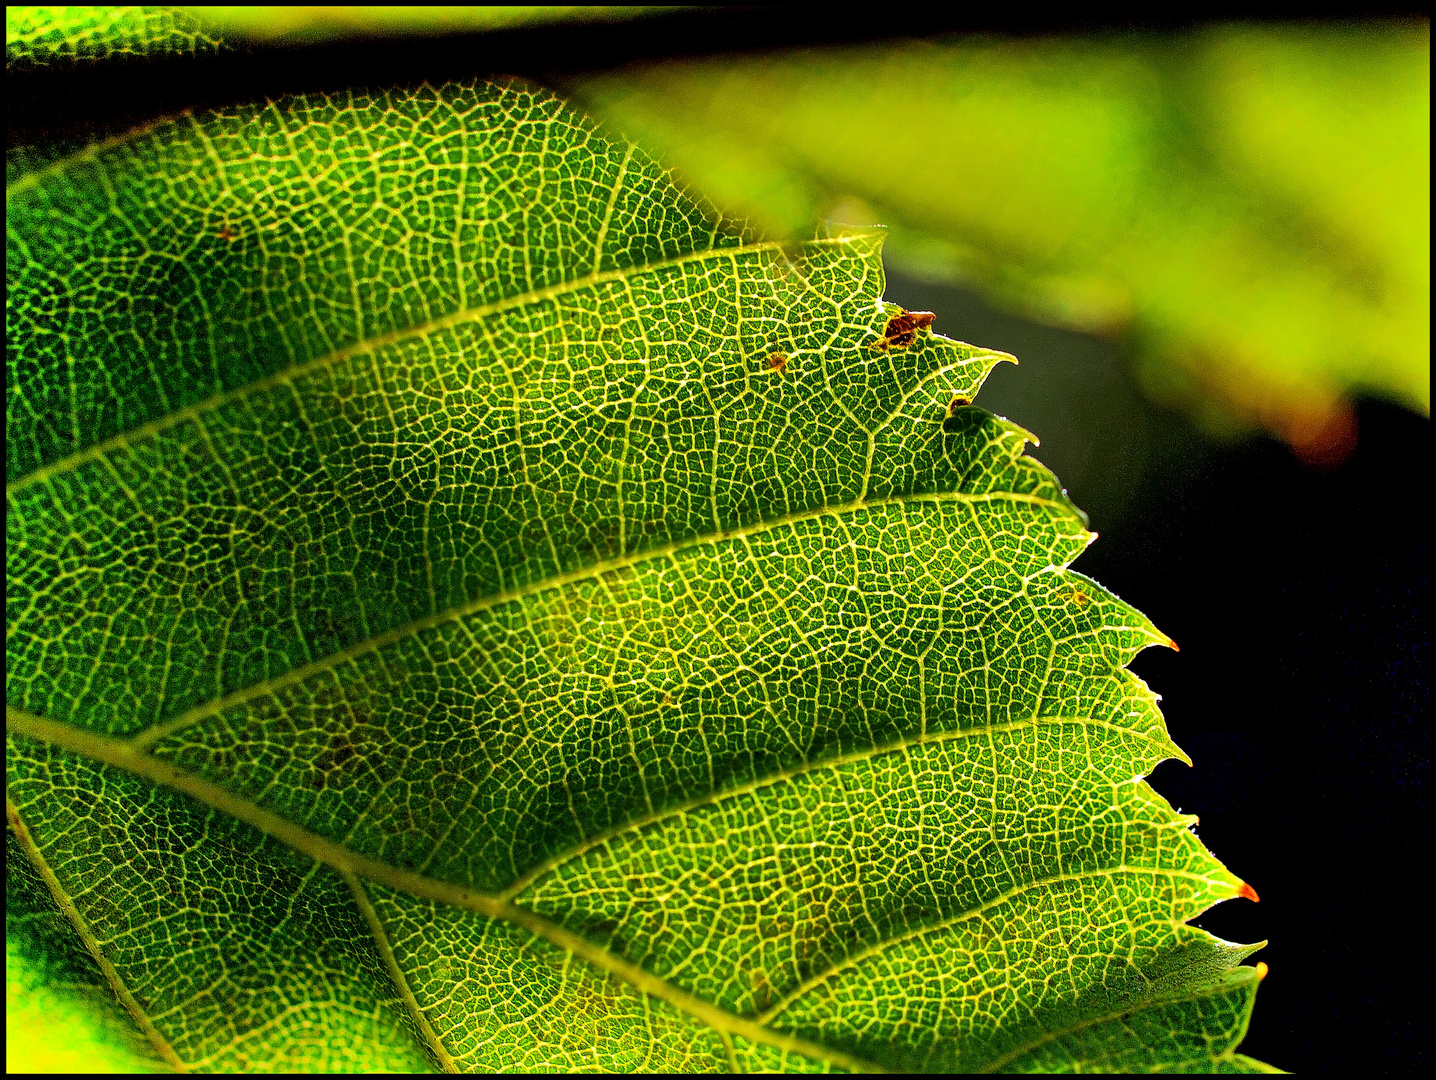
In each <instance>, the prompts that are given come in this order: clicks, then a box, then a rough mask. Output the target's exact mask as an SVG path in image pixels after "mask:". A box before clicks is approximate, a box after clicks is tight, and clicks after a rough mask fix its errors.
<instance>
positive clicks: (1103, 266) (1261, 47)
mask: <svg viewBox="0 0 1436 1080" xmlns="http://www.w3.org/2000/svg"><path fill="white" fill-rule="evenodd" d="M1429 76H1430V33H1429V26H1425V25H1422V26H1394V25H1386V26H1367V27H1345V26H1325V27H1291V28H1251V27H1222V28H1212V29H1207V30H1203V31H1200V32H1195V33H1191V34H1187V35H1182V36H1176V37H1172V36H1162V37H1158V36H1131V35H1106V36H1095V37H1088V38H1046V39H1027V40H1005V41H1004V40H996V39H965V40H958V41H947V42H943V43H930V42H917V41H909V42H900V43H895V44H892V45H883V46H879V47H873V46H863V47H855V48H844V49H827V50H818V51H808V52H796V53H788V54H784V55H780V56H770V57H760V58H743V59H737V60H732V59H723V60H714V61H705V62H702V63H690V64H671V63H670V64H661V65H654V66H652V67H648V68H645V69H643V70H639V71H632V72H626V73H621V74H615V75H611V76H607V77H605V78H602V79H599V80H596V81H593V82H590V83H588V84H586V85H584V86H583V87H582V88H581V91H580V97H581V99H582V100H583V102H584V104H585V105H586V106H587V107H588V108H589V110H590V111H592V112H594V113H596V114H598V115H600V116H603V117H606V118H607V119H608V120H609V121H610V122H612V123H613V124H615V125H616V126H617V127H618V128H620V129H621V130H623V131H624V132H625V133H626V134H628V135H629V136H630V137H632V138H634V139H636V140H637V141H639V142H640V143H642V144H645V145H647V146H648V147H649V148H650V149H652V150H653V151H654V152H655V153H657V154H659V155H660V156H662V157H663V158H664V159H665V160H667V161H668V162H669V163H670V164H672V165H675V166H676V167H677V168H678V169H679V171H680V172H682V173H683V174H685V175H686V176H687V178H688V179H689V180H690V181H691V182H692V183H693V184H695V185H696V186H697V187H698V188H699V189H701V190H702V191H703V192H704V193H705V194H706V195H707V196H709V197H711V198H713V199H715V200H716V201H718V202H719V203H720V204H721V205H723V206H724V207H725V208H727V209H729V210H730V211H734V212H740V213H743V214H746V215H749V216H751V217H753V218H755V219H756V220H757V221H758V222H759V223H760V224H761V225H762V226H763V227H764V228H765V229H767V230H769V231H770V232H776V233H780V234H792V235H800V234H801V233H802V230H803V229H804V228H807V227H808V225H809V223H810V222H811V220H812V219H813V218H815V217H831V218H834V219H837V220H840V221H844V222H848V223H852V224H870V223H872V224H876V223H881V224H885V225H888V226H890V227H891V228H892V230H893V236H892V241H891V242H890V244H889V245H888V253H889V255H890V257H891V258H892V259H893V261H894V264H895V265H896V266H897V267H898V268H899V269H902V270H904V271H906V272H908V273H916V274H920V275H927V276H931V277H935V278H938V279H941V280H946V281H951V282H956V283H960V284H964V285H968V286H974V287H977V288H978V289H979V290H980V291H982V292H983V293H985V294H986V295H987V296H988V297H989V298H990V299H992V300H995V301H996V302H999V303H1001V304H1004V305H1005V306H1007V307H1008V308H1010V309H1017V310H1020V311H1021V312H1023V313H1025V314H1028V315H1034V316H1036V317H1038V318H1040V319H1043V320H1045V321H1050V322H1053V323H1056V324H1060V325H1065V326H1070V327H1075V328H1080V329H1085V330H1089V331H1096V332H1101V333H1108V334H1118V333H1121V334H1129V335H1130V336H1131V340H1132V342H1133V344H1134V346H1135V352H1136V355H1137V358H1138V362H1139V374H1140V375H1141V376H1142V378H1143V382H1144V384H1145V385H1146V386H1147V387H1148V389H1149V390H1151V391H1153V392H1154V393H1155V395H1156V396H1157V397H1158V398H1159V399H1164V400H1167V401H1169V402H1175V403H1179V404H1184V405H1186V406H1187V407H1189V408H1191V409H1193V410H1194V411H1195V412H1197V414H1198V415H1199V416H1203V415H1205V418H1206V419H1207V420H1208V421H1209V422H1210V423H1211V424H1223V423H1226V424H1230V423H1231V422H1232V421H1236V422H1238V423H1239V424H1249V423H1251V422H1253V421H1254V422H1256V423H1259V424H1261V425H1263V426H1265V427H1267V428H1269V429H1272V430H1275V431H1276V432H1278V433H1280V434H1282V435H1283V436H1285V437H1286V438H1287V439H1288V440H1289V441H1290V442H1292V443H1293V444H1294V445H1295V446H1296V447H1297V449H1298V450H1300V451H1303V452H1305V453H1307V454H1309V455H1311V456H1313V457H1317V458H1320V457H1322V456H1323V455H1324V454H1328V453H1330V452H1331V451H1333V450H1336V451H1337V452H1339V451H1340V449H1341V446H1340V444H1341V442H1342V441H1343V440H1344V439H1346V438H1348V436H1349V434H1350V433H1349V432H1348V431H1346V430H1345V427H1346V424H1347V422H1348V417H1349V414H1348V413H1347V411H1346V406H1345V404H1344V399H1345V398H1347V397H1349V396H1351V395H1354V394H1372V395H1375V396H1379V397H1383V398H1387V399H1390V400H1394V401H1398V402H1400V403H1402V404H1404V405H1406V406H1408V407H1410V408H1413V409H1417V410H1419V411H1421V412H1424V413H1429V411H1430V382H1429V366H1430V365H1429V356H1430V338H1431V333H1430V306H1429V299H1428V294H1429V290H1430V235H1429V231H1430V206H1429V198H1430V128H1429V123H1430V90H1429ZM959 332H960V331H959Z"/></svg>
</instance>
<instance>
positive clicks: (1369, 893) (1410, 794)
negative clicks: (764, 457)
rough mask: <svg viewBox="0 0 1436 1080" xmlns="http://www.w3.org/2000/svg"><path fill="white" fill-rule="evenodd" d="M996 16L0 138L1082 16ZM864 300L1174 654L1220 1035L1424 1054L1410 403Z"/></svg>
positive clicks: (918, 291) (423, 72) (552, 43)
mask: <svg viewBox="0 0 1436 1080" xmlns="http://www.w3.org/2000/svg"><path fill="white" fill-rule="evenodd" d="M1349 14H1352V15H1363V14H1370V12H1351V13H1349ZM1388 14H1389V13H1388ZM1398 14H1399V13H1398ZM1014 18H1015V16H1014V17H1010V18H1009V20H1008V21H1006V22H1004V21H1003V16H1002V14H1001V13H997V14H993V13H991V12H989V13H987V14H986V15H985V16H984V17H983V19H982V20H981V21H976V22H974V21H971V20H970V19H969V20H968V21H966V22H964V21H963V18H962V16H961V15H960V14H959V15H955V16H951V17H950V18H949V21H948V22H946V23H943V22H925V23H924V24H923V25H921V26H913V25H894V26H890V27H886V28H882V27H877V28H875V27H873V26H872V25H869V24H870V23H871V22H872V21H873V20H871V19H862V20H855V21H853V22H852V23H850V24H842V23H841V22H839V21H835V19H834V17H833V16H832V15H831V14H830V15H829V16H825V17H823V18H821V19H817V20H816V21H815V17H814V16H813V15H812V14H811V13H800V14H794V13H791V12H775V11H766V10H762V9H745V10H738V11H728V12H721V13H719V12H712V11H698V12H687V13H679V14H676V15H670V16H663V17H658V18H653V19H649V20H640V21H638V22H633V23H616V24H600V25H596V26H572V25H569V26H565V25H562V24H557V25H552V26H539V27H534V28H528V29H518V30H509V31H502V32H498V33H492V34H485V35H457V36H455V37H452V38H446V39H425V38H408V39H402V40H400V41H397V42H395V41H386V42H383V43H373V42H357V43H355V42H350V43H337V44H336V43H330V44H323V45H318V46H311V47H306V48H295V47H282V46H273V47H264V48H259V49H254V50H250V51H243V52H239V53H230V54H226V55H223V56H220V57H214V56H209V57H200V58H165V59H160V60H155V61H143V60H127V61H122V62H119V63H115V64H106V65H103V66H94V65H90V66H85V65H77V66H73V67H69V68H61V69H56V70H50V71H28V72H27V71H7V78H6V99H7V100H6V113H7V146H9V147H11V148H14V147H17V146H24V145H27V144H45V143H49V144H51V145H52V146H53V145H54V144H56V143H57V142H58V143H60V144H65V143H70V142H73V141H74V140H78V139H84V138H90V137H94V136H97V135H98V136H103V135H107V134H112V133H115V132H117V131H122V130H124V129H126V128H128V127H130V126H132V125H134V124H136V123H142V122H145V121H146V120H149V119H152V118H154V117H156V116H160V115H166V114H170V113H174V112H178V111H179V110H180V109H183V108H185V107H195V108H196V109H198V108H202V107H206V106H220V105H226V104H232V103H235V102H240V101H251V100H255V99H256V98H261V97H263V96H266V95H271V96H274V95H278V94H282V93H288V92H296V91H304V90H331V89H340V88H343V87H345V86H357V85H365V84H370V85H375V86H383V85H395V84H403V83H413V82H418V81H421V80H423V79H425V78H427V79H430V80H433V81H440V80H442V79H444V78H471V77H474V76H482V75H495V74H519V75H525V76H527V77H530V78H534V79H537V80H538V81H542V82H546V83H548V84H549V85H552V86H554V87H555V88H556V89H559V90H560V91H562V89H563V88H564V86H565V85H566V84H567V83H568V82H569V81H570V80H572V79H574V78H576V77H579V76H581V75H583V74H586V73H588V72H592V71H596V70H599V69H601V68H612V67H615V66H622V65H623V64H625V63H629V62H634V61H640V60H653V59H660V58H662V57H664V56H674V55H676V56H682V55H699V54H707V55H712V54H714V53H717V52H728V51H743V50H750V49H765V48H768V49H771V48H780V47H789V46H793V45H801V44H822V43H836V42H853V41H861V40H868V39H870V36H871V35H873V34H875V33H877V34H884V33H886V34H889V35H894V36H896V35H900V34H904V33H906V34H914V33H917V34H921V35H923V36H925V37H926V36H932V35H934V34H936V33H939V32H942V31H960V30H982V31H987V32H993V31H997V32H1004V33H1032V32H1065V31H1069V30H1073V29H1087V30H1090V29H1093V28H1094V26H1093V25H1092V24H1086V25H1084V26H1081V27H1077V26H1069V25H1065V24H1030V23H1026V22H1020V21H1012V19H1014ZM1182 25H1185V24H1184V23H1181V22H1177V23H1173V22H1167V23H1155V22H1150V23H1147V24H1145V25H1144V26H1138V27H1136V29H1138V30H1142V31H1147V32H1157V33H1166V32H1171V31H1173V30H1174V29H1180V27H1181V26H1182ZM1096 28H1099V29H1108V30H1111V29H1129V28H1132V27H1131V26H1130V24H1116V23H1112V24H1108V25H1106V26H1098V27H1096ZM887 296H888V299H890V300H893V301H895V302H898V303H901V304H903V305H905V306H907V307H909V308H914V309H926V310H931V311H935V312H937V313H938V323H937V325H936V327H935V330H937V331H939V332H941V333H944V334H946V335H948V336H951V337H957V338H961V339H963V340H967V341H971V342H974V343H976V344H981V345H985V346H990V347H993V348H998V349H1002V350H1004V351H1007V352H1011V353H1014V354H1015V355H1017V356H1019V357H1020V358H1021V360H1022V366H1021V367H1018V368H1014V367H1012V366H1010V365H1003V366H1001V367H999V368H998V369H997V371H996V372H994V373H993V375H992V377H991V379H990V380H989V382H988V385H987V387H986V388H984V390H983V392H982V395H981V396H980V398H979V400H978V402H977V404H978V405H980V406H982V407H984V408H987V409H989V410H991V411H993V412H997V413H999V414H1002V415H1006V416H1008V417H1010V418H1011V419H1013V420H1015V421H1017V422H1018V423H1021V424H1023V425H1024V426H1026V427H1028V428H1030V429H1031V430H1033V431H1034V432H1036V433H1037V434H1038V435H1040V436H1041V438H1042V446H1041V448H1040V449H1034V450H1033V451H1032V453H1033V454H1034V455H1035V456H1036V457H1038V458H1039V459H1041V460H1042V461H1044V462H1046V463H1047V464H1048V465H1050V466H1051V467H1052V468H1053V469H1054V470H1055V471H1056V472H1057V474H1058V475H1059V476H1060V477H1062V479H1063V481H1064V482H1065V483H1066V484H1067V486H1068V488H1069V490H1070V492H1071V494H1072V496H1073V498H1074V499H1075V501H1076V502H1077V503H1078V505H1080V506H1082V507H1083V508H1084V509H1086V510H1087V511H1088V512H1089V513H1090V515H1091V518H1092V527H1093V528H1094V529H1096V530H1097V531H1098V532H1099V533H1101V538H1100V539H1099V540H1098V541H1097V542H1096V543H1095V544H1094V545H1093V547H1092V548H1091V549H1090V550H1089V551H1088V552H1087V553H1086V554H1084V555H1083V556H1082V557H1081V558H1080V559H1079V560H1078V562H1077V563H1076V567H1075V568H1076V569H1078V570H1080V571H1082V572H1084V573H1086V574H1088V575H1089V576H1091V577H1093V578H1095V579H1097V580H1098V581H1099V582H1101V583H1102V584H1103V585H1105V586H1107V587H1108V588H1109V589H1111V590H1112V591H1114V592H1116V593H1117V594H1118V595H1119V596H1121V597H1123V598H1124V599H1126V600H1128V601H1129V602H1131V603H1132V604H1134V605H1135V606H1136V607H1138V608H1140V609H1141V610H1143V611H1145V612H1146V613H1147V614H1148V615H1150V616H1151V617H1152V618H1153V620H1154V621H1155V622H1156V623H1157V625H1158V626H1159V627H1160V628H1161V629H1162V630H1163V631H1165V632H1166V633H1168V634H1170V635H1171V636H1172V637H1174V638H1175V639H1176V640H1177V641H1178V642H1179V643H1180V645H1181V649H1182V651H1181V652H1180V654H1176V653H1171V652H1168V651H1166V650H1161V649H1153V650H1149V651H1147V652H1146V653H1144V654H1142V655H1141V656H1140V657H1138V659H1137V660H1136V662H1135V663H1134V665H1133V667H1134V669H1135V670H1136V672H1137V673H1138V674H1139V675H1141V676H1142V677H1143V678H1145V679H1146V680H1147V681H1148V682H1149V683H1150V684H1151V685H1152V686H1153V688H1154V689H1155V690H1157V691H1158V692H1159V693H1161V694H1162V695H1164V701H1163V707H1164V710H1165V712H1166V716H1167V721H1168V724H1169V726H1170V728H1171V732H1172V735H1173V738H1174V739H1175V740H1176V742H1177V743H1178V744H1179V745H1180V746H1182V747H1183V748H1184V749H1185V750H1186V751H1187V753H1188V754H1189V755H1190V756H1191V758H1192V759H1193V762H1194V767H1193V768H1190V769H1188V768H1187V767H1186V766H1184V765H1182V764H1180V763H1177V762H1167V763H1165V764H1163V765H1161V766H1159V767H1158V768H1157V770H1156V772H1155V773H1154V774H1153V776H1152V778H1151V782H1152V784H1153V786H1154V787H1155V788H1156V789H1157V790H1158V791H1159V792H1161V793H1162V794H1163V795H1165V796H1166V797H1167V798H1168V799H1169V800H1170V801H1171V802H1172V803H1173V805H1175V806H1177V807H1179V808H1180V809H1182V810H1184V811H1187V812H1190V813H1196V814H1199V815H1200V816H1201V826H1200V828H1199V830H1198V831H1199V835H1200V836H1201V838H1202V840H1203V841H1204V842H1205V843H1206V844H1207V846H1208V847H1210V848H1211V849H1212V850H1213V851H1214V852H1215V853H1216V854H1217V855H1218V856H1219V857H1220V858H1221V859H1222V860H1223V861H1224V862H1225V863H1226V864H1227V865H1228V866H1229V867H1230V868H1231V869H1232V870H1233V871H1234V872H1235V873H1237V874H1238V875H1239V876H1241V877H1243V878H1245V879H1246V880H1248V881H1249V882H1250V883H1251V884H1252V885H1253V887H1255V888H1256V890H1257V891H1258V892H1259V893H1260V894H1261V897H1262V901H1261V903H1260V904H1251V903H1248V902H1246V901H1241V900H1235V901H1230V902H1228V903H1225V904H1222V905H1219V906H1218V907H1216V908H1214V909H1213V910H1212V911H1210V912H1209V913H1207V914H1206V915H1205V916H1203V917H1202V918H1201V919H1200V920H1198V921H1199V924H1200V925H1202V926H1204V927H1205V928H1206V929H1208V930H1210V931H1212V932H1213V933H1215V934H1217V935H1219V936H1221V937H1225V938H1228V939H1231V940H1235V941H1258V940H1262V939H1263V938H1265V939H1269V940H1270V941H1271V944H1270V945H1269V946H1268V947H1267V948H1266V949H1265V950H1264V951H1263V952H1262V953H1261V954H1260V958H1261V959H1263V960H1265V961H1266V962H1267V963H1268V964H1269V965H1270V966H1271V973H1270V975H1269V977H1268V978H1267V980H1266V981H1265V982H1264V983H1263V984H1262V988H1261V992H1260V994H1259V995H1258V998H1257V1006H1256V1013H1255V1016H1254V1018H1253V1023H1252V1028H1251V1033H1250V1034H1249V1036H1248V1038H1247V1040H1246V1042H1245V1043H1244V1044H1243V1045H1242V1050H1243V1051H1244V1052H1246V1053H1248V1054H1251V1055H1252V1056H1254V1057H1256V1058H1259V1059H1261V1060H1263V1061H1267V1062H1270V1063H1272V1064H1274V1065H1278V1066H1280V1067H1282V1068H1285V1069H1290V1070H1294V1071H1295V1070H1325V1069H1343V1070H1345V1069H1350V1070H1353V1071H1358V1070H1359V1071H1362V1072H1366V1071H1371V1070H1373V1069H1374V1070H1378V1071H1415V1070H1417V1069H1426V1068H1429V1056H1430V1055H1429V1051H1428V1049H1427V1039H1426V1037H1425V1035H1426V1032H1425V1026H1426V1024H1425V1021H1426V1017H1427V1015H1428V1006H1427V998H1428V996H1429V991H1428V989H1427V988H1426V983H1427V972H1428V961H1429V946H1428V944H1427V941H1428V932H1427V922H1428V918H1427V915H1428V912H1429V910H1430V907H1431V902H1430V899H1429V894H1428V893H1427V892H1426V891H1425V884H1426V879H1425V872H1426V871H1427V845H1426V843H1425V842H1424V840H1425V836H1426V832H1425V830H1426V820H1425V813H1426V794H1425V786H1426V778H1427V771H1428V764H1427V763H1428V757H1429V747H1428V735H1427V728H1426V718H1427V716H1428V715H1429V712H1430V682H1429V674H1428V672H1429V655H1428V654H1429V643H1428V632H1427V623H1426V611H1427V590H1428V579H1427V573H1428V571H1427V566H1428V559H1427V544H1428V540H1427V534H1426V526H1424V525H1422V524H1421V519H1423V518H1425V517H1426V516H1427V513H1428V512H1429V511H1428V506H1429V504H1430V501H1431V483H1430V479H1429V475H1430V473H1429V462H1430V452H1431V424H1430V421H1429V420H1428V419H1426V418H1424V417H1420V416H1417V415H1414V414H1412V413H1410V412H1407V411H1405V410H1402V409H1400V408H1397V407H1394V406H1390V405H1385V404H1382V403H1379V402H1374V401H1363V402H1358V403H1357V417H1358V427H1359V435H1358V442H1357V445H1356V449H1355V451H1354V452H1353V453H1352V454H1351V455H1350V456H1349V457H1348V458H1347V459H1346V460H1345V461H1344V462H1343V463H1342V464H1340V465H1339V466H1336V467H1334V468H1328V469H1325V470H1317V469H1314V468H1312V467H1310V466H1308V465H1304V464H1302V463H1301V462H1300V461H1299V460H1298V459H1297V458H1296V457H1295V456H1294V455H1293V454H1292V453H1290V452H1289V451H1288V450H1287V449H1286V448H1285V447H1283V446H1282V445H1281V444H1279V443H1277V442H1275V441H1273V440H1271V439H1269V438H1265V437H1254V438H1249V439H1245V440H1241V441H1231V440H1219V439H1214V438H1211V437H1208V436H1206V435H1203V434H1202V433H1200V432H1199V431H1197V430H1196V429H1194V428H1193V427H1192V426H1191V425H1190V424H1189V423H1188V422H1187V420H1186V419H1184V418H1183V416H1181V415H1180V414H1177V413H1174V412H1170V411H1166V410H1163V409H1160V408H1158V407H1156V406H1154V405H1152V404H1151V403H1149V402H1148V401H1147V400H1146V399H1145V398H1144V397H1143V396H1142V395H1141V393H1140V391H1139V390H1138V389H1137V387H1136V384H1135V382H1134V381H1133V379H1132V377H1131V375H1130V374H1129V366H1128V364H1127V361H1126V358H1125V355H1124V352H1123V346H1122V344H1121V343H1111V342H1106V341H1101V340H1098V339H1096V338H1092V337H1087V336H1084V335H1081V334H1075V333H1070V332H1066V331H1061V330H1055V329H1051V328H1048V327H1043V326H1040V325H1037V324H1035V323H1032V322H1028V321H1025V320H1023V319H1020V318H1016V317H1013V316H1010V315H1006V314H1003V313H1000V312H997V311H995V310H994V309H992V308H990V307H989V306H987V305H986V304H984V303H983V302H982V301H981V300H980V299H978V298H977V297H976V296H974V295H972V294H970V293H965V292H962V291H959V290H955V289H951V288H948V287H945V286H939V285H934V284H931V283H927V282H922V281H918V280H915V279H910V278H903V277H901V276H899V275H898V274H896V273H894V274H892V275H891V277H890V283H889V288H888V292H887Z"/></svg>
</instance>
